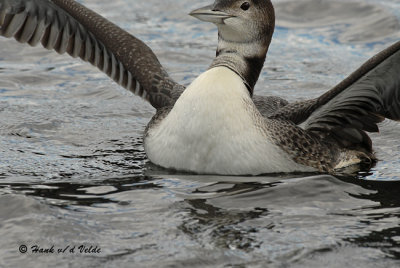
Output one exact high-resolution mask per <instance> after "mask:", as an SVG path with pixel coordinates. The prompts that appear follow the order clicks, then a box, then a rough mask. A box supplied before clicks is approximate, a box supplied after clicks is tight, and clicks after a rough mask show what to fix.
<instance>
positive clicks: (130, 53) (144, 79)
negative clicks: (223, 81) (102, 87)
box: [0, 0, 184, 109]
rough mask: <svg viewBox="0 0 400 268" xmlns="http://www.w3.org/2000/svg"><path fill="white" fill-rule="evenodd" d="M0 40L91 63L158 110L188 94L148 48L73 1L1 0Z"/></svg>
mask: <svg viewBox="0 0 400 268" xmlns="http://www.w3.org/2000/svg"><path fill="white" fill-rule="evenodd" d="M0 35H2V36H5V37H14V38H15V39H16V40H18V41H19V42H21V43H28V44H30V45H32V46H35V45H37V44H38V43H39V42H41V43H42V45H43V46H44V47H45V48H47V49H53V50H55V51H57V52H58V53H60V54H63V53H65V52H66V53H68V54H69V55H71V56H72V57H79V58H81V59H82V60H84V61H88V62H90V63H91V64H93V65H95V66H96V67H98V68H99V69H100V70H101V71H103V72H104V73H106V74H107V75H108V76H110V77H111V78H112V79H113V80H115V81H116V82H117V83H118V84H120V85H121V86H123V87H125V88H126V89H128V90H130V91H132V92H133V93H135V94H136V95H139V96H141V97H143V98H144V99H146V100H148V101H149V102H150V104H151V105H152V106H153V107H155V108H157V109H159V108H162V107H165V106H172V105H173V104H174V103H175V101H176V99H177V98H178V97H179V96H180V94H181V93H182V91H183V89H184V88H183V87H182V86H181V85H179V84H177V83H176V82H174V81H173V80H172V79H171V78H170V77H169V76H168V74H167V73H166V71H165V70H164V69H163V67H162V66H161V64H160V63H159V61H158V59H157V57H156V56H155V55H154V53H153V52H152V51H151V49H150V48H149V47H148V46H147V45H145V44H144V43H143V42H142V41H140V40H139V39H137V38H135V37H134V36H132V35H130V34H129V33H127V32H126V31H124V30H123V29H121V28H119V27H118V26H116V25H115V24H113V23H111V22H109V21H108V20H107V19H105V18H103V17H102V16H100V15H98V14H97V13H95V12H93V11H92V10H90V9H88V8H86V7H84V6H82V5H81V4H79V3H77V2H76V1H73V0H0Z"/></svg>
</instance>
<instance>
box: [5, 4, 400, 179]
mask: <svg viewBox="0 0 400 268" xmlns="http://www.w3.org/2000/svg"><path fill="white" fill-rule="evenodd" d="M191 15H192V16H194V17H197V18H199V19H200V20H204V21H208V22H212V23H214V24H215V25H216V26H217V27H218V47H217V54H216V57H215V59H214V60H213V62H212V64H211V66H210V67H209V69H208V70H207V71H205V72H204V73H202V74H201V75H199V76H198V77H197V78H196V79H195V80H194V81H193V82H192V83H191V84H190V85H189V86H188V87H187V88H186V89H185V88H184V87H183V86H181V85H179V84H178V83H176V82H174V81H173V80H172V79H171V78H170V77H169V76H168V74H167V73H166V72H165V70H164V69H163V68H162V66H161V64H160V63H159V62H158V60H157V58H156V56H155V55H154V53H153V52H152V51H151V49H150V48H149V47H147V46H146V45H145V44H144V43H143V42H141V41H140V40H138V39H137V38H135V37H133V36H131V35H130V34H128V33H126V32H125V31H123V30H122V29H120V28H119V27H117V26H115V25H114V24H112V23H110V22H109V21H108V20H106V19H104V18H103V17H101V16H99V15H98V14H96V13H94V12H93V11H90V10H88V9H87V8H85V7H83V6H82V5H80V4H79V3H77V2H75V1H72V0H0V27H1V28H0V34H1V35H3V36H6V37H15V38H16V39H17V40H18V41H20V42H27V43H29V44H31V45H35V44H37V43H38V42H39V41H40V42H42V44H43V46H45V47H46V48H49V49H55V50H56V51H57V52H59V53H64V52H67V53H69V54H70V55H72V56H74V57H77V56H78V57H80V58H82V59H83V60H85V61H89V62H91V63H92V64H93V65H95V66H97V67H98V68H99V69H101V70H102V71H104V72H105V73H107V74H108V75H109V76H110V77H112V78H113V79H114V80H115V81H117V82H118V83H119V84H121V85H122V86H124V87H125V88H127V89H129V90H131V91H133V92H134V93H135V94H137V95H139V96H141V97H143V98H145V99H146V100H148V101H149V102H150V103H151V104H152V105H153V107H155V108H156V109H157V113H156V115H155V116H154V117H153V119H152V121H151V122H150V123H149V125H148V127H147V128H146V131H145V137H144V144H145V151H146V153H147V156H148V158H149V159H150V160H151V161H152V162H153V163H155V164H157V165H160V166H162V167H165V168H172V169H177V170H184V171H191V172H196V173H207V174H209V173H212V174H231V175H232V174H233V175H247V174H252V175H256V174H261V173H277V172H313V171H318V172H335V170H337V169H339V168H342V167H346V166H349V165H353V164H359V163H362V162H366V163H371V162H372V161H374V160H375V157H374V153H373V150H372V145H371V140H370V138H369V137H368V135H367V134H366V132H365V131H369V132H376V131H378V127H377V123H379V122H381V121H382V120H384V118H390V119H393V120H400V75H399V73H400V43H396V44H394V45H393V46H391V47H390V48H388V49H386V50H384V51H383V52H381V53H380V54H378V55H377V56H375V57H374V58H372V59H371V60H369V61H368V62H366V63H365V64H364V65H363V66H362V67H361V68H359V69H358V70H356V71H355V72H354V73H353V74H351V75H350V76H349V77H348V78H346V79H345V80H344V81H342V82H341V83H339V84H338V85H337V86H336V87H334V88H333V89H332V90H330V91H328V92H327V93H326V94H324V95H322V96H320V97H318V98H315V99H312V100H307V101H301V102H296V103H292V104H288V103H287V102H286V101H285V100H283V99H280V98H277V97H263V96H255V95H253V89H254V85H255V84H256V81H257V79H258V76H259V74H260V72H261V69H262V67H263V64H264V61H265V57H266V54H267V51H268V47H269V44H270V42H271V38H272V34H273V31H274V26H275V17H274V9H273V7H272V4H271V2H270V1H269V0H249V1H243V0H240V1H239V0H216V1H215V3H214V4H213V5H211V6H207V7H204V8H200V9H197V10H194V11H193V12H192V13H191Z"/></svg>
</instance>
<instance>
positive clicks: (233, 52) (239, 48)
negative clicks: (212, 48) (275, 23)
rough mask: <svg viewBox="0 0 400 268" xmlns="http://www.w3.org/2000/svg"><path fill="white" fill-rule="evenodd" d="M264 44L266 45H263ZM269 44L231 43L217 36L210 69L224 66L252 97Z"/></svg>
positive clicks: (259, 42) (259, 41)
mask: <svg viewBox="0 0 400 268" xmlns="http://www.w3.org/2000/svg"><path fill="white" fill-rule="evenodd" d="M265 43H268V44H267V45H265ZM268 45H269V42H261V40H258V41H257V42H233V41H228V40H225V39H224V38H223V37H222V36H221V35H218V47H217V53H216V57H215V59H214V60H213V62H212V64H211V66H210V69H211V68H214V67H218V66H224V67H227V68H229V69H231V70H232V71H233V72H235V73H236V74H237V75H239V76H240V77H241V78H242V80H243V83H244V84H245V85H246V87H247V88H248V90H249V92H250V94H251V95H253V90H254V86H255V84H256V82H257V80H258V77H259V75H260V73H261V69H262V68H263V65H264V61H265V57H266V55H267V51H268Z"/></svg>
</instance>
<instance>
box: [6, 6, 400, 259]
mask: <svg viewBox="0 0 400 268" xmlns="http://www.w3.org/2000/svg"><path fill="white" fill-rule="evenodd" d="M81 2H83V3H84V4H86V5H88V6H89V7H91V8H93V9H95V10H97V11H98V12H100V13H101V14H103V15H105V16H106V17H108V18H109V19H111V20H113V21H115V22H116V23H117V24H119V25H121V26H122V27H124V28H125V29H127V30H129V31H130V32H132V33H134V34H135V35H136V36H138V37H139V38H141V39H142V40H144V41H145V42H146V43H147V44H149V45H150V46H151V47H152V48H153V49H154V51H155V52H156V54H157V55H158V56H159V58H160V60H161V62H162V63H163V64H164V65H165V67H166V68H167V69H168V71H169V72H170V73H171V75H172V76H173V77H174V78H176V79H177V80H178V81H180V82H182V83H183V84H185V85H186V84H188V83H190V81H191V80H192V79H193V78H194V77H196V76H197V75H198V74H199V73H200V72H201V71H203V70H205V68H206V67H207V66H208V64H209V63H210V61H211V59H212V57H213V55H214V50H215V45H216V29H215V27H213V26H212V25H208V24H205V23H201V22H199V21H197V20H195V19H193V18H190V17H189V16H187V13H188V12H189V11H190V10H192V9H194V8H196V7H200V6H202V5H205V4H208V3H209V2H207V1H193V0H191V1H187V0H185V1H183V0H147V1H136V0H114V1H105V0H96V1H94V0H85V1H81ZM274 4H275V6H276V13H277V14H276V15H277V28H276V31H275V35H274V39H273V44H272V45H271V48H270V53H269V55H268V59H267V63H266V65H265V68H264V70H263V73H262V75H261V78H260V81H259V83H258V85H257V88H256V91H257V93H258V94H261V95H262V94H273V95H279V96H282V97H284V98H287V99H289V100H290V101H294V100H297V99H304V98H310V97H315V96H317V95H319V94H321V93H323V92H324V91H326V90H328V89H329V88H330V87H332V86H333V85H335V84H336V83H337V82H339V81H340V80H341V79H343V78H344V77H345V76H346V75H348V74H349V73H350V72H351V71H353V70H354V69H355V68H357V67H358V66H359V65H360V64H361V63H362V62H364V61H365V60H366V59H368V58H369V57H370V56H372V55H374V54H375V53H376V52H378V51H380V50H381V49H383V48H385V47H387V46H389V45H390V44H391V43H393V42H395V41H397V40H399V37H400V26H399V25H400V24H399V18H400V3H399V1H396V0H384V1H377V0H363V1H361V0H358V1H318V0H306V1H274ZM0 44H1V45H0V236H1V239H0V267H3V266H4V267H44V266H61V267H66V266H71V267H78V266H79V267H94V266H97V267H98V266H107V267H110V266H117V267H132V266H135V267H137V266H139V267H140V266H147V267H149V266H154V267H158V266H163V267H168V266H185V267H186V266H198V267H206V266H209V267H215V266H220V267H223V266H227V267H231V266H234V265H239V267H242V266H240V265H243V266H248V267H323V266H325V267H399V265H400V225H399V223H400V221H399V219H400V197H399V193H400V186H399V185H400V182H399V180H400V161H399V156H400V145H399V144H400V143H399V140H400V134H399V133H400V124H398V123H395V122H390V121H386V122H385V123H383V124H382V126H381V133H380V134H374V135H372V137H373V141H374V144H375V149H376V151H377V155H378V157H379V158H380V159H381V161H380V162H378V164H377V166H376V167H375V168H374V169H373V170H371V172H370V173H368V174H360V177H358V178H355V177H333V176H329V175H318V176H315V175H314V176H304V175H287V176H284V175H275V176H259V177H229V176H195V175H188V174H177V173H174V172H170V171H167V170H163V169H160V168H157V167H155V166H153V165H152V164H150V163H149V162H148V160H147V159H146V156H145V153H144V151H143V144H142V138H141V136H142V134H143V131H144V128H145V126H146V124H147V122H148V121H149V120H150V118H151V116H152V115H153V113H154V110H153V108H151V107H150V106H149V105H148V104H147V103H145V102H143V101H142V100H141V99H139V98H137V97H135V96H133V95H131V94H130V93H128V92H126V91H124V90H123V89H121V88H119V87H118V86H117V85H116V84H114V83H113V82H111V81H110V80H109V79H108V78H107V77H106V76H105V75H103V74H102V73H100V72H98V71H97V70H96V69H94V68H93V67H91V66H90V65H88V64H84V63H82V62H81V61H79V60H76V59H70V58H69V57H67V56H59V55H56V54H54V53H51V52H48V51H46V50H44V49H42V48H31V47H28V46H25V45H20V44H18V43H17V42H15V41H13V40H7V39H4V38H1V39H0ZM361 175H362V176H361ZM22 245H26V246H27V247H28V248H27V249H28V252H27V253H25V254H23V253H20V252H19V249H20V247H21V246H22ZM34 245H38V246H40V247H43V248H50V247H51V246H54V249H55V250H56V251H57V250H58V249H66V250H65V252H61V253H48V254H39V253H33V252H32V248H31V247H32V246H34ZM80 245H84V246H86V247H90V246H93V247H92V249H94V247H96V246H97V249H94V250H95V251H96V250H98V249H100V253H93V252H91V253H86V254H85V253H80V252H79V249H78V247H79V246H80ZM74 246H75V251H74V252H70V250H71V248H73V247H74ZM22 249H23V248H22Z"/></svg>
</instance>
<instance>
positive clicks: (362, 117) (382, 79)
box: [269, 42, 400, 151]
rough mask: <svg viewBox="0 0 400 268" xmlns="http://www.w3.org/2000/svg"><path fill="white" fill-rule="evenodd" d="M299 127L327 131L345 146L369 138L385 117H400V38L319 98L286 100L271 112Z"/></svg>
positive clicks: (368, 144) (362, 142)
mask: <svg viewBox="0 0 400 268" xmlns="http://www.w3.org/2000/svg"><path fill="white" fill-rule="evenodd" d="M269 118H271V119H282V120H289V121H292V122H294V123H295V124H301V126H302V128H303V129H305V130H307V131H310V132H314V133H320V134H325V135H330V136H332V137H333V138H335V139H336V140H338V142H340V143H342V144H343V145H344V146H346V147H349V146H350V147H351V146H354V145H356V144H364V145H365V146H367V149H368V150H369V151H370V150H371V148H370V140H369V138H368V136H367V135H366V134H365V133H364V131H368V132H377V131H378V130H379V129H378V125H377V124H378V123H379V122H381V121H383V120H384V119H385V118H388V119H392V120H400V42H397V43H395V44H393V45H392V46H390V47H388V48H387V49H385V50H383V51H382V52H380V53H378V54H377V55H376V56H374V57H372V58H371V59H370V60H368V61H367V62H366V63H365V64H363V65H362V66H361V67H360V68H359V69H357V70H356V71H355V72H354V73H353V74H351V75H350V76H349V77H347V78H346V79H345V80H343V81H342V82H341V83H339V84H338V85H337V86H336V87H334V88H333V89H331V90H330V91H328V92H326V93H325V94H323V95H322V96H320V97H319V98H316V99H313V100H308V101H304V102H297V103H294V104H289V105H287V106H284V107H282V108H281V109H279V110H278V111H277V112H276V113H275V114H273V115H271V116H270V117H269Z"/></svg>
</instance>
